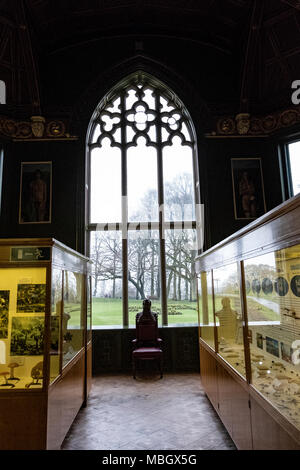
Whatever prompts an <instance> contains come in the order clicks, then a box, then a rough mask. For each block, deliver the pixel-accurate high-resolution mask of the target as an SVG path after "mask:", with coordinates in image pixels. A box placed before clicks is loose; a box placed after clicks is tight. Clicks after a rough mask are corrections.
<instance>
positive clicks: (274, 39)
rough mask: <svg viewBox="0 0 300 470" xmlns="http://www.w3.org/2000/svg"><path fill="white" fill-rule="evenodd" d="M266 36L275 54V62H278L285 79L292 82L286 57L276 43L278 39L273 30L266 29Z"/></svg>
mask: <svg viewBox="0 0 300 470" xmlns="http://www.w3.org/2000/svg"><path fill="white" fill-rule="evenodd" d="M268 37H269V41H270V43H271V46H272V49H273V52H274V54H275V58H276V60H277V63H278V64H279V66H280V68H281V71H282V73H283V75H284V78H285V80H286V81H287V82H288V83H289V82H290V83H292V77H291V72H290V69H289V66H288V63H287V61H286V58H285V57H284V55H283V53H282V52H281V51H280V48H279V45H278V40H277V37H276V35H275V33H274V31H273V30H272V29H271V28H270V29H269V31H268Z"/></svg>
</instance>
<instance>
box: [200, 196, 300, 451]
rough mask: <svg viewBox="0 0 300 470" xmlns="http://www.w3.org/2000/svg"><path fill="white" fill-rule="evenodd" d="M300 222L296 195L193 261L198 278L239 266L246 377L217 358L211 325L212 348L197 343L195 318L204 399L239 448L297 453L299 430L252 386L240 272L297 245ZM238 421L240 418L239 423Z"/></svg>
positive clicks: (243, 286)
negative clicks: (258, 258) (247, 263)
mask: <svg viewBox="0 0 300 470" xmlns="http://www.w3.org/2000/svg"><path fill="white" fill-rule="evenodd" d="M299 221H300V195H298V196H296V197H294V198H292V199H290V200H288V201H287V202H285V203H283V204H282V205H280V206H278V207H277V208H275V209H273V210H272V211H270V212H269V213H267V214H265V215H263V216H262V217H260V218H259V219H257V220H255V221H254V222H252V223H250V224H249V225H247V226H246V227H244V228H243V229H242V230H240V231H238V232H237V233H235V234H233V235H231V236H230V237H228V238H227V239H225V240H224V241H222V242H221V243H219V244H217V245H216V246H214V247H212V248H211V249H209V250H208V251H206V252H205V253H203V254H201V255H200V256H198V257H197V258H196V273H197V275H198V276H199V274H200V273H201V272H210V271H211V270H214V269H217V268H220V267H222V266H224V265H229V264H232V263H237V265H238V270H239V276H240V286H241V305H242V312H243V340H244V348H245V368H246V377H245V378H244V377H243V376H242V375H240V374H239V373H238V372H237V371H236V370H235V369H234V368H233V366H231V365H230V364H229V363H228V362H226V360H225V359H223V358H222V356H221V355H220V354H219V352H218V344H217V327H216V324H215V326H214V342H215V345H214V346H215V347H214V348H213V347H212V346H211V345H209V344H207V343H206V342H205V341H204V340H203V339H202V338H201V325H200V313H199V315H198V317H199V347H200V371H201V379H202V383H203V386H204V389H205V391H206V394H207V396H208V398H209V399H210V401H211V403H212V405H213V406H214V408H215V409H216V411H217V413H218V414H219V416H220V418H221V420H222V421H223V423H224V425H225V427H226V428H227V430H228V432H229V434H230V435H231V437H232V439H233V440H234V442H235V444H236V445H237V447H238V449H242V450H246V449H247V450H249V449H254V450H280V449H286V450H299V449H300V430H299V429H298V428H297V427H295V426H294V425H293V424H292V423H291V422H290V421H289V420H288V419H287V418H286V417H285V416H284V415H283V414H281V413H280V411H279V410H278V409H277V408H275V406H274V405H273V404H272V402H271V401H269V400H268V399H267V398H266V397H265V396H264V395H262V394H261V393H260V392H259V391H258V390H257V389H256V388H255V386H254V385H252V383H251V361H250V347H249V337H248V321H247V304H246V289H245V278H244V269H243V267H244V266H243V263H244V260H246V259H250V258H254V257H256V256H261V255H263V254H267V253H271V252H275V251H278V250H282V249H284V248H288V247H292V246H295V245H297V244H300V223H299ZM214 313H215V312H214ZM228 390H230V393H229V392H228ZM224 396H226V397H227V402H226V400H224ZM241 417H242V419H240V418H241ZM235 420H236V422H235Z"/></svg>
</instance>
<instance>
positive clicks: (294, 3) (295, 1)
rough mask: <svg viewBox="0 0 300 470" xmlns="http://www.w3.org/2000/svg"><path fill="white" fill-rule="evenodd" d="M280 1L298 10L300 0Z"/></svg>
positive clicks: (299, 8)
mask: <svg viewBox="0 0 300 470" xmlns="http://www.w3.org/2000/svg"><path fill="white" fill-rule="evenodd" d="M280 1H281V3H285V5H289V6H290V7H292V8H296V10H299V11H300V1H299V0H280Z"/></svg>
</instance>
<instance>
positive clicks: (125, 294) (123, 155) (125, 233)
mask: <svg viewBox="0 0 300 470" xmlns="http://www.w3.org/2000/svg"><path fill="white" fill-rule="evenodd" d="M120 108H121V166H122V177H121V181H122V183H121V184H122V274H123V283H122V294H123V295H122V303H123V326H125V327H128V325H129V313H128V230H127V223H128V197H127V195H128V192H127V146H126V117H125V110H126V105H125V92H123V93H122V94H121V105H120Z"/></svg>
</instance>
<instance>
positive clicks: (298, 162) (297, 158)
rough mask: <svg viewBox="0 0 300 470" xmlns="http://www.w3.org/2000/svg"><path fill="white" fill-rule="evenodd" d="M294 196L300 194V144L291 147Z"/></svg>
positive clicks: (296, 143)
mask: <svg viewBox="0 0 300 470" xmlns="http://www.w3.org/2000/svg"><path fill="white" fill-rule="evenodd" d="M289 153H290V165H291V173H292V184H293V192H294V196H296V194H299V193H300V142H295V143H293V144H290V145H289Z"/></svg>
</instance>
